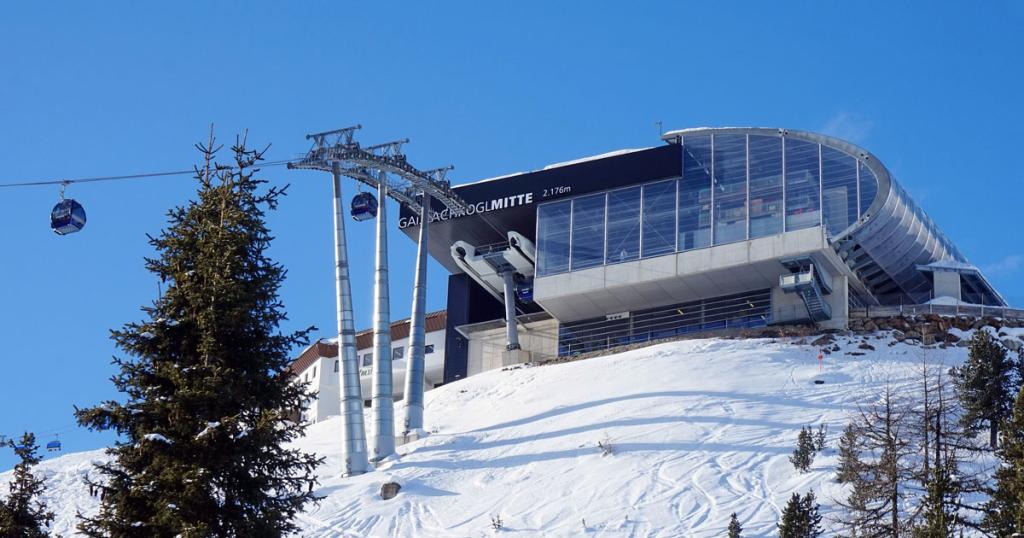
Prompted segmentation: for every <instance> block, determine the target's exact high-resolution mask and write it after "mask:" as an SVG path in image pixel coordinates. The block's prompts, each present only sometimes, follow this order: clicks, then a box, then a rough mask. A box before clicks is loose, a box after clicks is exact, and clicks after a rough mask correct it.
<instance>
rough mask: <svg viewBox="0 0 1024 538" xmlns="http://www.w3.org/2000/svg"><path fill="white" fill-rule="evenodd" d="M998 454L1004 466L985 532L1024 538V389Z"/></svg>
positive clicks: (995, 489)
mask: <svg viewBox="0 0 1024 538" xmlns="http://www.w3.org/2000/svg"><path fill="white" fill-rule="evenodd" d="M996 454H997V455H998V456H999V459H1000V460H1001V462H1002V465H1000V467H999V468H998V469H997V470H996V472H995V487H994V488H993V491H992V496H991V499H990V500H989V502H988V505H987V506H986V508H987V512H988V513H987V515H986V516H985V519H984V521H983V525H984V528H985V530H987V531H988V532H989V533H990V534H991V535H993V536H998V537H1000V538H1002V537H1008V536H1020V535H1024V389H1021V390H1020V391H1018V393H1017V398H1016V400H1015V402H1014V405H1013V415H1012V416H1011V417H1010V420H1008V421H1007V422H1006V423H1005V428H1004V431H1003V443H1002V446H1001V447H1000V448H999V450H998V451H997V453H996ZM1015 533H1016V534H1015Z"/></svg>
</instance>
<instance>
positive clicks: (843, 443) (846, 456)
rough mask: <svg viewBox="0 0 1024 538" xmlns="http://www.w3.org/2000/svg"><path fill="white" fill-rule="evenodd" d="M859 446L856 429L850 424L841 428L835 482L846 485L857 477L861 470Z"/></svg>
mask: <svg viewBox="0 0 1024 538" xmlns="http://www.w3.org/2000/svg"><path fill="white" fill-rule="evenodd" d="M859 444H860V440H859V439H858V437H857V428H856V427H855V426H854V424H853V423H852V422H850V423H847V425H846V427H845V428H843V435H842V437H840V438H839V465H837V468H836V482H839V483H840V484H847V483H850V482H853V481H854V480H856V479H857V477H858V476H859V472H860V468H861V461H860V446H859Z"/></svg>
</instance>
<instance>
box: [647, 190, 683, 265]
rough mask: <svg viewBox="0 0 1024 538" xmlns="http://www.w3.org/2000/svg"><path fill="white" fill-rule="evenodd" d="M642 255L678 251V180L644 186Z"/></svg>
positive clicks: (656, 254) (648, 255) (658, 254)
mask: <svg viewBox="0 0 1024 538" xmlns="http://www.w3.org/2000/svg"><path fill="white" fill-rule="evenodd" d="M643 200H644V203H643V208H642V209H641V211H640V220H642V221H643V228H642V229H641V232H640V233H641V234H642V235H641V236H640V237H641V239H640V255H641V256H643V257H645V258H649V257H651V256H660V255H662V254H668V253H670V252H675V251H676V182H675V181H660V182H658V183H648V184H647V185H644V188H643Z"/></svg>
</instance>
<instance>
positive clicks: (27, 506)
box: [0, 432, 53, 538]
mask: <svg viewBox="0 0 1024 538" xmlns="http://www.w3.org/2000/svg"><path fill="white" fill-rule="evenodd" d="M6 446H9V447H11V448H13V449H14V453H15V454H17V455H18V458H19V459H20V461H19V462H18V464H17V465H15V466H14V478H13V479H12V480H11V483H10V486H9V487H10V494H9V495H8V496H7V498H6V499H4V500H3V502H2V503H0V536H17V537H19V538H44V537H46V536H49V534H48V533H47V532H46V531H47V528H48V527H49V526H50V522H52V521H53V513H52V512H50V511H48V510H47V509H46V505H45V504H43V502H42V501H40V500H39V496H40V495H42V494H43V490H44V489H45V485H44V483H43V479H42V478H39V477H37V476H35V475H34V474H32V468H33V467H35V466H36V464H37V463H39V460H40V458H39V455H38V451H39V446H38V445H36V436H35V435H33V434H31V433H27V432H26V433H25V434H24V435H22V436H21V439H19V440H18V441H8V442H7V443H6Z"/></svg>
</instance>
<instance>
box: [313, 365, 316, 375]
mask: <svg viewBox="0 0 1024 538" xmlns="http://www.w3.org/2000/svg"><path fill="white" fill-rule="evenodd" d="M313 377H316V366H314V367H313Z"/></svg>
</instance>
